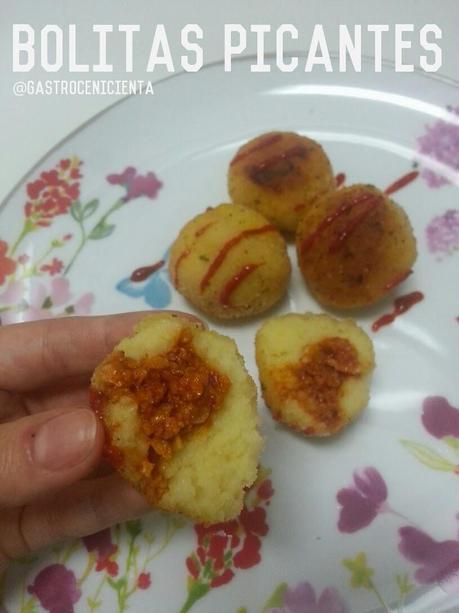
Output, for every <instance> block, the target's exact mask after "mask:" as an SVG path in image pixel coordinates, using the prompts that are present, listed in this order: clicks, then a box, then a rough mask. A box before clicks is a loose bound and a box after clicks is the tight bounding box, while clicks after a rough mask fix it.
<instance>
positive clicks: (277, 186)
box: [228, 132, 336, 232]
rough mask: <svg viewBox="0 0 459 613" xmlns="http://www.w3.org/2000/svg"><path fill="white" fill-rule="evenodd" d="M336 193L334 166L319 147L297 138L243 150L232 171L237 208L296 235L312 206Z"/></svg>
mask: <svg viewBox="0 0 459 613" xmlns="http://www.w3.org/2000/svg"><path fill="white" fill-rule="evenodd" d="M335 188H336V184H335V179H334V176H333V171H332V167H331V164H330V161H329V159H328V157H327V155H326V154H325V152H324V150H323V149H322V147H321V146H320V145H319V143H317V142H316V141H314V140H312V139H310V138H307V137H306V136H301V135H300V134H296V133H295V132H268V133H267V134H262V135H261V136H258V137H257V138H254V139H252V140H250V141H249V142H248V143H246V144H245V145H243V146H242V147H241V148H240V149H239V151H238V152H237V154H236V155H235V156H234V158H233V159H232V161H231V163H230V166H229V170H228V191H229V194H230V196H231V199H232V201H233V202H235V203H236V204H242V205H244V206H248V207H250V208H252V209H254V210H256V211H258V212H260V213H262V214H263V215H264V216H265V217H266V218H267V219H269V221H270V222H271V223H273V224H274V225H275V226H277V227H278V228H279V230H283V231H285V232H295V231H296V229H297V226H298V223H299V221H300V219H301V218H302V216H303V215H304V213H305V212H306V211H307V210H308V208H309V206H310V205H311V203H312V202H313V201H314V200H315V199H316V198H317V197H318V196H320V195H322V194H325V193H328V192H329V191H331V190H334V189H335Z"/></svg>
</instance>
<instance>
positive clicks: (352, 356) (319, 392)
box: [256, 314, 374, 436]
mask: <svg viewBox="0 0 459 613" xmlns="http://www.w3.org/2000/svg"><path fill="white" fill-rule="evenodd" d="M256 360H257V365H258V369H259V375H260V382H261V386H262V390H263V396H264V399H265V401H266V404H267V406H268V407H269V409H270V410H271V413H272V415H273V417H274V419H276V420H277V421H280V422H282V423H284V424H286V425H287V426H289V427H290V428H293V429H294V430H296V431H298V432H302V433H303V434H305V435H307V436H325V435H330V434H334V433H336V432H338V431H340V430H342V429H343V428H344V427H345V426H346V425H347V424H348V423H349V422H350V421H351V419H352V418H353V417H355V416H356V415H357V414H358V413H359V412H360V411H361V410H362V409H363V408H364V406H365V405H366V403H367V401H368V380H369V376H370V374H371V371H372V369H373V366H374V357H373V349H372V345H371V341H370V340H369V338H368V336H367V335H366V334H365V333H364V332H363V331H362V330H361V329H360V328H358V326H356V324H355V323H354V322H352V321H350V320H345V321H339V320H336V319H333V318H331V317H328V316H326V315H312V314H305V315H297V314H290V315H285V316H281V317H275V318H272V319H270V320H268V321H266V322H265V323H264V324H263V325H262V327H261V328H260V330H259V331H258V332H257V337H256Z"/></svg>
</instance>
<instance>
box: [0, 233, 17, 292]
mask: <svg viewBox="0 0 459 613" xmlns="http://www.w3.org/2000/svg"><path fill="white" fill-rule="evenodd" d="M7 251H8V244H7V243H5V241H0V285H3V283H4V282H5V279H6V277H7V276H8V275H11V274H13V272H14V271H15V270H16V262H15V261H14V260H12V259H11V258H9V257H7V255H6V252H7Z"/></svg>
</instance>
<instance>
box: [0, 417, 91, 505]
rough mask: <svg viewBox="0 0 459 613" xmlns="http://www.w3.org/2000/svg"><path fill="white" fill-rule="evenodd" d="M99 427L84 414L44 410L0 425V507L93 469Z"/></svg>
mask: <svg viewBox="0 0 459 613" xmlns="http://www.w3.org/2000/svg"><path fill="white" fill-rule="evenodd" d="M102 446H103V432H102V427H101V425H100V423H99V421H98V419H97V417H96V415H95V414H94V413H93V412H92V411H91V410H89V409H77V410H72V411H63V410H57V411H46V412H44V413H39V414H36V415H32V416H30V417H23V418H22V419H18V420H17V421H14V422H9V423H6V424H3V425H1V426H0V507H10V506H18V505H23V504H26V503H27V502H29V501H31V500H33V499H34V498H36V497H38V496H41V495H42V494H46V493H48V492H51V491H53V490H56V489H59V488H62V487H64V486H66V485H69V484H71V483H73V482H74V481H77V480H78V479H81V478H82V477H84V476H85V475H86V474H87V473H88V472H90V470H91V469H92V468H93V467H94V466H95V464H97V462H98V461H99V459H100V455H101V452H102Z"/></svg>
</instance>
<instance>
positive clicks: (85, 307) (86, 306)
mask: <svg viewBox="0 0 459 613" xmlns="http://www.w3.org/2000/svg"><path fill="white" fill-rule="evenodd" d="M93 304H94V294H91V293H89V292H88V293H87V294H83V295H82V296H81V298H78V300H77V301H76V302H75V304H74V305H73V312H74V313H75V315H89V314H90V313H91V309H92V305H93Z"/></svg>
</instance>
